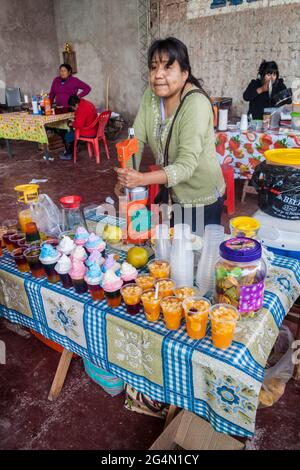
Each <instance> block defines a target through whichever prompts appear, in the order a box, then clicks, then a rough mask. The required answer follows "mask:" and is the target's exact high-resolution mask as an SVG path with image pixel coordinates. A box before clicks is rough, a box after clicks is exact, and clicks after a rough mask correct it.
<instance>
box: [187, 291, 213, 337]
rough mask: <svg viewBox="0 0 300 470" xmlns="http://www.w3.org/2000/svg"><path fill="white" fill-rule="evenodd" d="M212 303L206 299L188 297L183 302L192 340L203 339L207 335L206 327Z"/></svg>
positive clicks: (188, 331) (188, 330)
mask: <svg viewBox="0 0 300 470" xmlns="http://www.w3.org/2000/svg"><path fill="white" fill-rule="evenodd" d="M210 306H211V304H210V302H209V301H208V300H207V299H205V298H204V297H198V296H194V297H187V298H186V299H185V300H184V301H183V309H184V312H185V319H186V330H187V334H188V336H189V337H190V338H192V339H202V338H204V336H205V335H206V326H207V320H208V312H209V309H210Z"/></svg>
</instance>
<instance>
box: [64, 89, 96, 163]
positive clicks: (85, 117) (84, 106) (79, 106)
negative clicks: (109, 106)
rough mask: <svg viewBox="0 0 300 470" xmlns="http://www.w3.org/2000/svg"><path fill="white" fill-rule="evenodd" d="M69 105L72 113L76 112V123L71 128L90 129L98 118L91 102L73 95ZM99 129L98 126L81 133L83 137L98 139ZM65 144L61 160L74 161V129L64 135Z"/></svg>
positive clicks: (71, 123)
mask: <svg viewBox="0 0 300 470" xmlns="http://www.w3.org/2000/svg"><path fill="white" fill-rule="evenodd" d="M68 104H69V106H70V108H71V109H72V111H75V116H74V121H73V122H70V124H69V126H70V128H73V129H79V130H80V131H81V129H85V128H86V127H90V126H91V124H93V122H94V121H95V119H96V118H97V110H96V108H95V105H94V104H93V103H91V101H88V100H85V99H80V98H79V96H77V95H72V96H70V98H69V102H68ZM97 129H98V126H97V125H96V126H94V127H91V128H90V129H86V130H85V131H84V133H83V132H80V135H81V137H96V135H97ZM64 142H65V146H66V151H65V153H64V154H63V155H60V157H59V158H60V159H61V160H72V158H73V150H74V131H73V130H72V129H71V130H70V131H69V132H66V134H65V135H64Z"/></svg>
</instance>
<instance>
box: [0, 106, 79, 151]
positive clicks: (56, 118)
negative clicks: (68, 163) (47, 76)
mask: <svg viewBox="0 0 300 470" xmlns="http://www.w3.org/2000/svg"><path fill="white" fill-rule="evenodd" d="M73 117H74V113H63V114H53V115H50V116H42V115H34V114H29V113H28V112H26V111H21V112H14V113H5V114H0V138H2V139H6V142H7V148H8V154H9V157H10V158H11V157H12V152H11V147H10V140H28V141H31V142H38V143H40V144H42V145H43V147H44V151H45V156H46V159H47V160H48V159H49V153H48V136H47V131H46V126H47V127H52V128H57V129H67V128H68V127H67V122H68V120H69V119H70V120H71V119H73Z"/></svg>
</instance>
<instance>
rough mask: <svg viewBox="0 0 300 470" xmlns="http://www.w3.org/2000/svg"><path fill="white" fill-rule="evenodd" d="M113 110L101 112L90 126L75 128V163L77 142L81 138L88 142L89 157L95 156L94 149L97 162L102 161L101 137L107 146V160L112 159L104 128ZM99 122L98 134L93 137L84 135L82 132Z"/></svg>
mask: <svg viewBox="0 0 300 470" xmlns="http://www.w3.org/2000/svg"><path fill="white" fill-rule="evenodd" d="M110 115H111V111H110V110H107V111H103V113H100V114H99V116H97V118H96V119H95V121H94V122H93V123H92V124H91V125H90V126H89V127H84V128H82V129H75V142H74V163H76V158H77V142H78V141H79V140H81V141H83V142H87V146H88V153H89V157H90V158H92V156H93V149H94V154H95V157H96V162H97V163H100V152H99V139H102V140H103V143H104V147H105V153H106V158H107V160H109V159H110V157H109V153H108V147H107V142H106V137H105V133H104V129H105V126H106V124H107V123H108V121H109V119H110ZM97 124H98V130H97V136H96V137H94V138H92V137H82V136H81V135H80V134H84V132H85V131H87V130H89V129H92V128H93V127H95V126H96V125H97Z"/></svg>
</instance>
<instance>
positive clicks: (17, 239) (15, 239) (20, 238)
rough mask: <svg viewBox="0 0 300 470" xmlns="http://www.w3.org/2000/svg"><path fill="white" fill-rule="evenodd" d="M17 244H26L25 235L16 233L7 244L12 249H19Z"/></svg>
mask: <svg viewBox="0 0 300 470" xmlns="http://www.w3.org/2000/svg"><path fill="white" fill-rule="evenodd" d="M19 242H26V239H25V233H20V232H17V233H15V234H14V235H11V236H10V237H9V243H10V244H11V245H12V246H13V249H16V248H18V247H19V245H18V243H19Z"/></svg>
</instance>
